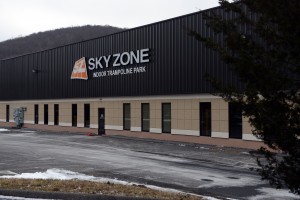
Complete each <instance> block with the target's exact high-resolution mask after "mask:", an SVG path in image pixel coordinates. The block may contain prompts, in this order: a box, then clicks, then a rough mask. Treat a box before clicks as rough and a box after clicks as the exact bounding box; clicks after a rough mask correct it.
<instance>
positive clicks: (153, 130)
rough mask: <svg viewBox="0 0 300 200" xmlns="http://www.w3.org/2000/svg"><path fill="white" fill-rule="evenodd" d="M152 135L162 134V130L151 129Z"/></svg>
mask: <svg viewBox="0 0 300 200" xmlns="http://www.w3.org/2000/svg"><path fill="white" fill-rule="evenodd" d="M150 132H151V133H162V130H161V128H150Z"/></svg>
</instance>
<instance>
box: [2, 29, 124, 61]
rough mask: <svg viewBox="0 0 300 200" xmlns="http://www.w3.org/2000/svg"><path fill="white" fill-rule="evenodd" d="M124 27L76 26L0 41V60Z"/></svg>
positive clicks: (116, 30)
mask: <svg viewBox="0 0 300 200" xmlns="http://www.w3.org/2000/svg"><path fill="white" fill-rule="evenodd" d="M122 30H124V29H122V28H118V27H112V26H89V25H87V26H78V27H70V28H61V29H56V30H50V31H45V32H39V33H34V34H31V35H29V36H25V37H19V38H15V39H11V40H6V41H3V42H0V60H1V59H4V58H10V57H14V56H18V55H22V54H27V53H31V52H36V51H41V50H44V49H49V48H54V47H57V46H61V45H66V44H70V43H74V42H79V41H83V40H87V39H91V38H96V37H100V36H104V35H109V34H112V33H116V32H119V31H122Z"/></svg>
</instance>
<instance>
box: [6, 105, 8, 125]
mask: <svg viewBox="0 0 300 200" xmlns="http://www.w3.org/2000/svg"><path fill="white" fill-rule="evenodd" d="M6 122H9V105H6Z"/></svg>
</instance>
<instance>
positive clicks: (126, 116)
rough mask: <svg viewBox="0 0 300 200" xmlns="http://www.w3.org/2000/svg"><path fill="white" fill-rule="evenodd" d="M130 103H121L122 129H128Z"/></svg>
mask: <svg viewBox="0 0 300 200" xmlns="http://www.w3.org/2000/svg"><path fill="white" fill-rule="evenodd" d="M130 126H131V125H130V103H124V104H123V129H124V130H130Z"/></svg>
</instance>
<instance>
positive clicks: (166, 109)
mask: <svg viewBox="0 0 300 200" xmlns="http://www.w3.org/2000/svg"><path fill="white" fill-rule="evenodd" d="M162 132H163V133H171V103H163V104H162Z"/></svg>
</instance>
